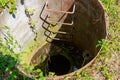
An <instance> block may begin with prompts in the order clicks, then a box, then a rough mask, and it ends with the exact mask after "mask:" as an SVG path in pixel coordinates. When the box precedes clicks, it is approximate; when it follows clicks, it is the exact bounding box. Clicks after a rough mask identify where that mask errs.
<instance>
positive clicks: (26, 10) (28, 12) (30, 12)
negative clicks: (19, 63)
mask: <svg viewBox="0 0 120 80" xmlns="http://www.w3.org/2000/svg"><path fill="white" fill-rule="evenodd" d="M34 12H35V9H32V10H30V9H28V8H26V9H25V13H26V14H27V15H29V16H31V15H33V14H34Z"/></svg>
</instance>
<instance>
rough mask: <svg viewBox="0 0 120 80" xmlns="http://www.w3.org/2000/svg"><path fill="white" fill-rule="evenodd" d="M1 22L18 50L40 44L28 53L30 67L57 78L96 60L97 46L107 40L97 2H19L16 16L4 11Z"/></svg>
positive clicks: (100, 10) (103, 21)
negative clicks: (7, 28) (8, 30)
mask: <svg viewBox="0 0 120 80" xmlns="http://www.w3.org/2000/svg"><path fill="white" fill-rule="evenodd" d="M23 5H24V6H23ZM29 9H30V10H29ZM26 10H27V11H28V12H27V13H26ZM31 11H33V13H32V15H30V12H31ZM3 13H4V14H3ZM0 19H2V20H0V24H1V26H4V25H8V26H10V28H11V34H12V35H13V36H14V38H15V39H16V40H17V41H18V43H19V44H20V45H21V47H22V49H20V51H24V49H28V48H29V47H28V46H29V45H28V44H31V45H32V44H33V42H35V43H36V44H37V42H39V45H37V46H39V47H37V48H35V49H34V51H33V52H30V53H31V54H30V58H29V60H28V62H27V63H28V64H29V65H34V66H35V68H38V69H39V68H40V69H41V70H42V71H43V73H44V75H48V73H49V72H54V73H55V74H56V75H58V76H59V77H60V76H61V77H63V76H69V75H73V74H75V73H76V72H77V71H81V70H83V69H84V68H86V67H87V66H89V65H90V64H91V63H92V62H93V61H94V60H95V58H96V57H97V56H98V55H99V52H100V50H101V47H96V45H97V44H98V41H100V40H102V39H105V38H106V35H107V32H106V31H107V26H108V24H107V20H106V14H105V11H104V9H103V6H102V4H101V3H100V1H99V0H31V1H30V0H20V1H19V0H18V1H17V13H16V14H15V15H14V16H13V15H11V14H9V13H8V10H3V11H2V13H1V14H0ZM23 26H24V28H23ZM34 38H39V39H34ZM32 41H33V42H32ZM45 43H46V44H45ZM36 44H35V45H36ZM26 47H27V48H26ZM18 50H19V49H18ZM16 51H17V49H16Z"/></svg>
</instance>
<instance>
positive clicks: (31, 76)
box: [16, 0, 109, 80]
mask: <svg viewBox="0 0 120 80" xmlns="http://www.w3.org/2000/svg"><path fill="white" fill-rule="evenodd" d="M98 2H99V4H100V5H101V7H102V8H103V9H105V8H104V6H103V5H102V3H101V1H100V0H98ZM104 19H105V27H106V30H105V31H106V36H105V38H104V39H107V35H108V32H107V31H108V27H109V21H108V19H107V14H106V12H105V10H104ZM46 44H47V43H45V44H44V45H46ZM44 45H43V46H44ZM101 49H102V47H100V50H99V51H98V53H97V55H96V56H95V57H94V58H93V59H92V60H91V61H90V62H89V63H87V64H86V65H85V66H83V67H82V68H80V69H78V70H76V71H74V72H71V73H68V74H65V75H60V76H56V77H47V80H49V79H55V80H56V79H59V80H63V78H64V77H67V76H73V75H75V74H76V73H78V72H81V71H82V70H84V69H85V68H87V67H89V66H90V65H91V64H92V63H93V62H94V61H95V59H96V58H97V57H98V56H99V55H100V52H101ZM28 63H30V62H28ZM16 67H17V68H18V70H19V71H20V72H22V73H23V74H24V75H26V76H27V77H30V78H33V75H30V74H27V73H26V72H24V71H23V70H22V69H21V67H22V66H21V65H19V64H17V65H16Z"/></svg>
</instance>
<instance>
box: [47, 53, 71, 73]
mask: <svg viewBox="0 0 120 80" xmlns="http://www.w3.org/2000/svg"><path fill="white" fill-rule="evenodd" d="M48 65H49V71H50V72H55V74H56V75H63V74H67V73H68V72H69V70H70V66H71V64H70V61H69V60H68V59H67V58H66V57H64V56H62V55H54V56H51V57H50V61H49V62H48Z"/></svg>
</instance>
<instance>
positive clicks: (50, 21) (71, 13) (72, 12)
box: [44, 0, 76, 41]
mask: <svg viewBox="0 0 120 80" xmlns="http://www.w3.org/2000/svg"><path fill="white" fill-rule="evenodd" d="M48 1H49V0H46V3H45V9H44V10H46V11H49V12H58V13H63V14H67V15H73V17H72V21H71V22H70V23H66V22H61V21H56V22H55V21H52V20H49V21H47V22H49V23H56V24H61V25H66V26H72V27H73V25H74V13H75V9H76V5H75V2H74V4H73V6H72V7H73V8H72V11H62V10H61V11H60V10H53V9H48V8H47V6H48ZM61 2H62V0H61ZM48 18H49V17H48ZM47 31H48V32H52V33H53V34H63V35H70V36H71V38H73V35H72V33H67V32H62V31H52V30H49V29H48V30H47ZM71 32H73V31H71ZM46 36H47V37H48V38H50V39H52V40H62V41H66V40H64V39H58V38H52V37H50V36H49V35H46Z"/></svg>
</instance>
